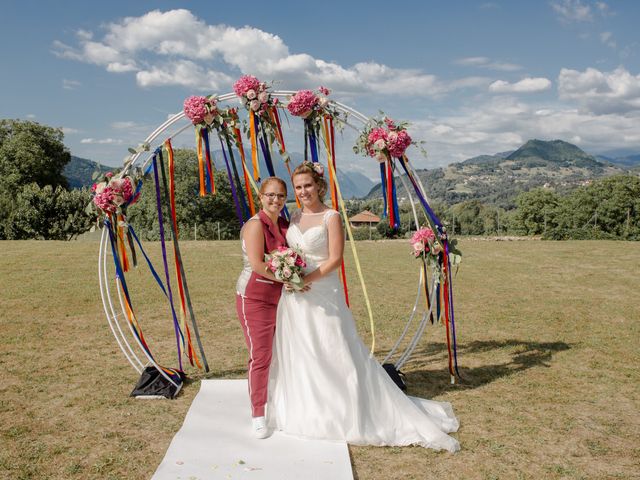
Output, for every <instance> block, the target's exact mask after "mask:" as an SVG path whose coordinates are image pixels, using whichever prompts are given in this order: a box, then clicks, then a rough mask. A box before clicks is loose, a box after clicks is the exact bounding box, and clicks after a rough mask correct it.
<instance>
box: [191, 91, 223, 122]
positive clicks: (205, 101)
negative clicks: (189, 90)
mask: <svg viewBox="0 0 640 480" xmlns="http://www.w3.org/2000/svg"><path fill="white" fill-rule="evenodd" d="M217 104H218V99H217V98H216V96H215V95H209V96H208V97H201V96H196V95H194V96H191V97H189V98H187V99H186V100H185V101H184V114H185V115H186V116H187V118H188V119H189V120H191V122H192V123H193V124H194V125H200V124H201V125H203V126H204V125H211V124H212V123H213V122H214V120H216V119H217V117H219V116H220V115H219V113H218V106H217Z"/></svg>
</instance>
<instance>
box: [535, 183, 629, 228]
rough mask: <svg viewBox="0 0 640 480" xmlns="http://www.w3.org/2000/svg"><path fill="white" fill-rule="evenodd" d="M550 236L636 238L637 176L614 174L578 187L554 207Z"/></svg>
mask: <svg viewBox="0 0 640 480" xmlns="http://www.w3.org/2000/svg"><path fill="white" fill-rule="evenodd" d="M555 217H556V218H555V225H554V226H553V228H552V229H551V230H550V231H548V232H547V233H548V235H547V236H548V237H549V238H552V239H557V240H562V239H568V238H573V239H588V238H620V239H627V240H638V239H640V178H638V177H637V176H633V175H616V176H612V177H608V178H604V179H601V180H598V181H595V182H593V183H591V184H590V185H588V186H585V187H580V188H578V189H576V190H574V191H573V192H571V193H570V194H569V195H567V196H565V197H562V198H561V201H560V203H559V205H558V207H557V208H556V216H555Z"/></svg>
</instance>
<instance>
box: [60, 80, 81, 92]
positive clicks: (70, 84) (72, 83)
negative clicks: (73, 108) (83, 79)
mask: <svg viewBox="0 0 640 480" xmlns="http://www.w3.org/2000/svg"><path fill="white" fill-rule="evenodd" d="M80 86H82V83H80V82H79V81H77V80H67V79H66V78H64V79H62V88H64V89H65V90H75V89H76V88H78V87H80Z"/></svg>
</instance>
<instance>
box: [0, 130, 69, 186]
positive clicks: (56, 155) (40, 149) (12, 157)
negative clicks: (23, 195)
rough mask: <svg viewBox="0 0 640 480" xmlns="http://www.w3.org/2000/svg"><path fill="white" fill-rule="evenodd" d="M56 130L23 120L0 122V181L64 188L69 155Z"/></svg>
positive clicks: (17, 184) (20, 184) (62, 137)
mask: <svg viewBox="0 0 640 480" xmlns="http://www.w3.org/2000/svg"><path fill="white" fill-rule="evenodd" d="M63 139H64V134H63V133H62V130H61V129H59V128H52V127H48V126H46V125H41V124H39V123H37V122H29V121H23V120H0V181H1V182H3V183H5V184H7V185H11V186H13V187H14V188H15V187H17V186H22V185H26V184H29V183H33V182H35V183H36V184H38V186H39V187H44V186H45V185H51V186H52V187H54V188H55V187H57V186H58V185H60V186H62V187H65V188H66V187H67V179H66V178H65V176H64V174H63V170H64V167H65V165H66V164H67V163H69V161H70V160H71V154H70V153H69V150H68V149H67V147H65V146H64V143H63Z"/></svg>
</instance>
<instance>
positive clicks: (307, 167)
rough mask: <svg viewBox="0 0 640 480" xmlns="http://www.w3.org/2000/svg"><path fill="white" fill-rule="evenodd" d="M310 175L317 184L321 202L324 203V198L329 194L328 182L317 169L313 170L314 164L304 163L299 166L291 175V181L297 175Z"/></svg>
mask: <svg viewBox="0 0 640 480" xmlns="http://www.w3.org/2000/svg"><path fill="white" fill-rule="evenodd" d="M303 174H308V175H311V178H313V181H314V182H316V185H317V186H318V197H320V201H321V202H322V201H324V196H325V195H326V194H327V188H328V187H327V181H326V180H325V179H324V177H323V176H322V175H320V174H319V173H318V172H317V171H316V169H315V168H313V163H311V162H302V163H301V164H300V165H298V166H297V167H296V168H295V170H294V171H293V173H292V174H291V181H293V178H294V177H295V176H296V175H303Z"/></svg>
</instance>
